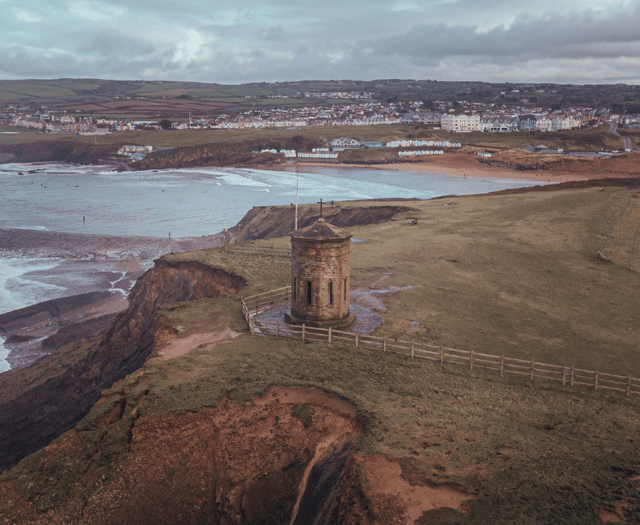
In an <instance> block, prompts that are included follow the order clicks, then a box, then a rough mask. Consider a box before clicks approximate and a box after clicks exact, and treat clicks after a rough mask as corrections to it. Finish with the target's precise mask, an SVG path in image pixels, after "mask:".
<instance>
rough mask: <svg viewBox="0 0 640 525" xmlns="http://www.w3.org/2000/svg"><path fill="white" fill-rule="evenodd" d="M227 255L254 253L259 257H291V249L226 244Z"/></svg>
mask: <svg viewBox="0 0 640 525" xmlns="http://www.w3.org/2000/svg"><path fill="white" fill-rule="evenodd" d="M223 249H224V251H225V253H227V252H229V253H253V254H258V255H278V256H282V257H291V248H276V247H275V246H273V245H268V246H262V245H260V246H259V245H257V244H225V246H224V248H223Z"/></svg>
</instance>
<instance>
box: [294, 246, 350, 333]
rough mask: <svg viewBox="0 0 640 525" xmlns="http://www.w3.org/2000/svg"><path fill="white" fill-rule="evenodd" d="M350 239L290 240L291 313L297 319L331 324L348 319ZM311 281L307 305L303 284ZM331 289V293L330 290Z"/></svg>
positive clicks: (305, 289)
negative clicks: (330, 322)
mask: <svg viewBox="0 0 640 525" xmlns="http://www.w3.org/2000/svg"><path fill="white" fill-rule="evenodd" d="M350 247H351V243H350V239H341V240H338V241H311V240H307V239H295V238H294V239H292V258H291V285H292V287H295V292H292V294H293V296H292V301H291V313H292V315H293V316H294V317H297V318H298V319H302V320H305V319H310V320H319V321H331V320H338V319H344V318H346V317H348V316H349V313H350V310H349V288H350V282H349V253H350ZM308 282H311V304H309V303H308V296H307V291H308V290H307V286H308V285H307V283H308ZM330 286H332V291H330Z"/></svg>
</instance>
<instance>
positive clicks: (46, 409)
mask: <svg viewBox="0 0 640 525" xmlns="http://www.w3.org/2000/svg"><path fill="white" fill-rule="evenodd" d="M244 285H245V280H244V279H243V278H242V277H239V276H236V275H232V274H229V273H227V272H225V271H224V270H221V269H219V268H213V267H211V266H208V265H206V264H202V263H198V262H195V261H189V262H177V263H169V262H167V261H164V260H158V261H157V262H156V265H155V267H154V268H152V269H151V270H149V271H148V272H146V273H145V274H144V275H143V276H142V277H141V278H140V279H138V281H137V283H136V285H135V286H134V287H133V289H132V290H131V293H130V296H129V308H128V309H127V310H126V311H125V312H123V313H121V314H120V315H119V316H118V317H117V319H116V320H115V322H114V323H113V325H112V326H111V328H110V329H109V330H108V331H107V333H106V335H105V336H104V338H103V339H96V340H93V341H92V342H87V341H80V342H77V343H74V344H73V345H71V346H70V347H65V348H64V349H61V350H60V351H58V352H57V353H55V354H54V355H51V356H49V357H47V358H45V359H43V360H41V361H39V362H38V363H37V364H36V365H34V366H33V367H30V368H26V369H23V370H13V371H10V372H7V373H5V374H2V375H1V376H0V399H1V401H0V450H1V451H2V455H1V457H0V470H1V469H6V468H8V467H10V466H11V465H13V464H15V463H16V462H17V461H19V460H20V459H21V458H23V457H25V456H27V455H28V454H31V453H33V452H35V451H36V450H38V449H40V448H42V447H43V446H45V445H47V444H48V443H50V442H51V440H52V439H54V438H55V437H57V436H59V435H60V434H62V433H63V432H65V431H66V430H69V429H70V428H72V427H74V426H75V425H76V424H77V423H78V421H80V420H81V419H82V418H83V417H84V416H85V415H86V414H87V412H88V411H89V410H90V409H91V407H92V406H93V405H94V403H95V402H96V401H97V400H98V398H99V396H100V391H101V390H102V389H105V388H108V387H110V386H111V385H112V384H113V383H114V382H115V381H118V380H120V379H122V378H123V377H125V376H126V375H128V374H130V373H131V372H133V371H134V370H136V369H137V368H139V367H140V366H142V364H144V362H145V360H146V359H147V357H148V356H149V354H150V353H151V352H152V350H153V345H154V337H155V334H156V330H157V328H158V324H159V321H160V317H159V314H158V308H159V307H160V306H163V305H167V304H175V303H177V302H181V301H194V300H198V299H202V298H205V297H213V298H215V297H218V296H220V295H221V294H225V293H235V292H237V291H239V290H240V289H242V288H243V287H244Z"/></svg>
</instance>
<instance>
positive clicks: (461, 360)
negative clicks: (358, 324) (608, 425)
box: [242, 286, 640, 397]
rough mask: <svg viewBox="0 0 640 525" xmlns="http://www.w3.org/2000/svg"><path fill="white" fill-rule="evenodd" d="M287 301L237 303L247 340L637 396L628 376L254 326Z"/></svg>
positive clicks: (278, 295)
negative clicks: (358, 351) (363, 351)
mask: <svg viewBox="0 0 640 525" xmlns="http://www.w3.org/2000/svg"><path fill="white" fill-rule="evenodd" d="M290 297H291V286H285V287H284V288H279V289H277V290H271V291H269V292H264V293H261V294H257V295H253V296H251V297H245V298H243V299H242V313H243V315H244V318H245V319H246V321H247V323H248V324H249V328H250V330H251V333H252V334H259V335H271V336H278V337H280V336H284V337H292V338H295V339H301V340H302V341H327V342H329V343H333V342H337V343H343V344H348V345H352V346H355V347H356V348H370V349H374V350H382V351H383V352H393V353H398V354H402V355H406V356H408V357H411V358H418V359H427V360H430V361H436V362H440V363H442V364H444V363H450V364H456V365H463V366H466V367H467V368H469V369H471V370H473V369H474V368H480V369H484V370H492V371H495V372H499V373H500V376H501V377H504V375H505V374H516V375H522V376H528V377H529V378H530V379H531V380H532V381H533V380H534V379H544V380H549V381H557V382H562V385H563V386H565V385H569V386H576V385H580V386H586V387H590V388H594V389H595V390H614V391H616V392H624V393H626V395H627V397H629V396H630V395H631V394H640V379H638V378H634V377H631V375H627V376H621V375H615V374H608V373H605V372H598V371H591V370H583V369H581V368H575V367H574V366H570V367H569V366H561V365H552V364H548V363H539V362H537V361H535V360H534V359H529V360H527V359H517V358H514V357H506V356H497V355H491V354H483V353H480V352H474V351H473V350H472V351H470V352H469V351H467V350H457V349H455V348H448V347H444V346H435V345H428V344H425V343H416V342H414V341H400V340H396V339H389V338H387V337H376V336H372V335H367V334H360V333H358V332H355V333H354V332H345V331H341V330H335V329H332V328H317V327H314V326H307V325H305V324H302V325H290V324H286V323H280V322H271V321H260V320H257V319H256V315H258V314H260V313H262V312H264V311H266V310H269V309H270V308H271V307H273V305H274V304H275V303H276V302H279V301H284V300H287V299H289V298H290Z"/></svg>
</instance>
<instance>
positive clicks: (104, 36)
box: [80, 31, 155, 57]
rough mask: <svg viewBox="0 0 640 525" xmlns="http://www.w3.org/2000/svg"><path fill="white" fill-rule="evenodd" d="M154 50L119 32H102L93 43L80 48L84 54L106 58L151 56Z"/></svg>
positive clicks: (150, 46) (95, 36)
mask: <svg viewBox="0 0 640 525" xmlns="http://www.w3.org/2000/svg"><path fill="white" fill-rule="evenodd" d="M154 50H155V48H154V46H152V45H150V44H148V43H145V42H142V41H140V40H138V39H135V38H130V37H126V36H124V35H122V34H121V33H120V32H119V31H101V32H100V33H98V34H96V35H94V36H93V38H92V39H91V42H89V43H88V44H87V45H85V46H83V47H81V48H80V51H81V52H83V53H96V54H98V55H101V56H105V57H113V56H116V55H119V56H125V57H126V56H129V57H140V56H147V55H151V54H152V53H153V52H154Z"/></svg>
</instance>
